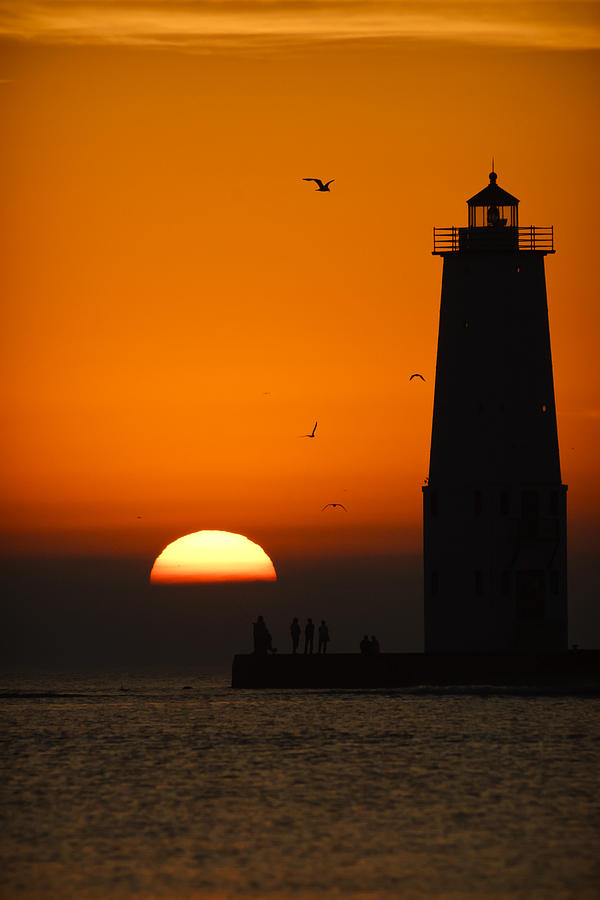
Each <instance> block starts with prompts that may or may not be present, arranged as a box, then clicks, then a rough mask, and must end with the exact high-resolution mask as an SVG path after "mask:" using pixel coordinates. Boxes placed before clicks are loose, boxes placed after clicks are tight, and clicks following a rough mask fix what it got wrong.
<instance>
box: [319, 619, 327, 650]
mask: <svg viewBox="0 0 600 900" xmlns="http://www.w3.org/2000/svg"><path fill="white" fill-rule="evenodd" d="M328 643H329V628H328V627H327V625H326V624H325V619H321V624H320V625H319V650H318V652H319V653H327V644H328Z"/></svg>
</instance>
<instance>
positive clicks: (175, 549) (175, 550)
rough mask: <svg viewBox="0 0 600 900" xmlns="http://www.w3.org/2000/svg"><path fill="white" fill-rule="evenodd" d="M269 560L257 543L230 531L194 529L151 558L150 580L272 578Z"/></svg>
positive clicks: (272, 571) (274, 575)
mask: <svg viewBox="0 0 600 900" xmlns="http://www.w3.org/2000/svg"><path fill="white" fill-rule="evenodd" d="M276 580H277V574H276V572H275V567H274V566H273V563H272V562H271V560H270V559H269V557H268V556H267V554H266V553H265V551H264V550H263V549H262V547H259V545H258V544H255V543H254V542H253V541H250V540H248V538H247V537H244V535H243V534H233V533H232V532H230V531H196V532H194V533H193V534H186V535H184V536H183V537H180V538H178V539H177V540H176V541H173V542H172V543H171V544H167V546H166V547H165V549H164V550H163V551H162V553H161V554H160V555H159V556H157V557H156V559H155V560H154V565H153V566H152V571H151V572H150V581H151V582H153V583H154V584H177V583H179V584H182V583H190V582H198V581H276Z"/></svg>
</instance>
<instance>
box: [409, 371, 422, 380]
mask: <svg viewBox="0 0 600 900" xmlns="http://www.w3.org/2000/svg"><path fill="white" fill-rule="evenodd" d="M413 378H420V379H421V381H425V379H424V378H423V376H422V375H419V373H418V372H415V374H414V375H411V376H410V378H409V379H408V380H409V381H412V380H413Z"/></svg>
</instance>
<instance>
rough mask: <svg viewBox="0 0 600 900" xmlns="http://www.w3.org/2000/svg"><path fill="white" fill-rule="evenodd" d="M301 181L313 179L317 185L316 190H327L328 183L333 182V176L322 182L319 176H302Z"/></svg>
mask: <svg viewBox="0 0 600 900" xmlns="http://www.w3.org/2000/svg"><path fill="white" fill-rule="evenodd" d="M302 181H314V182H315V184H316V185H317V187H316V188H315V190H316V191H329V185H330V184H333V182H334V181H335V178H332V179H331V181H326V182H325V183H323V182H322V181H321V179H320V178H303V179H302Z"/></svg>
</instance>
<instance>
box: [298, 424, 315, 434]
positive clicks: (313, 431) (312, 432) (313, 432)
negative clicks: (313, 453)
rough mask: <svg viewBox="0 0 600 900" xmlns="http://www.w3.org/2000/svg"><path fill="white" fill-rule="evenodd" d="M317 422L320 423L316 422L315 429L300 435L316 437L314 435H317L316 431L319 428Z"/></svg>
mask: <svg viewBox="0 0 600 900" xmlns="http://www.w3.org/2000/svg"><path fill="white" fill-rule="evenodd" d="M317 424H318V423H317V422H315V427H314V428H313V430H312V431H311V433H310V434H301V435H300V437H314V436H315V431H316V430H317Z"/></svg>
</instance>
